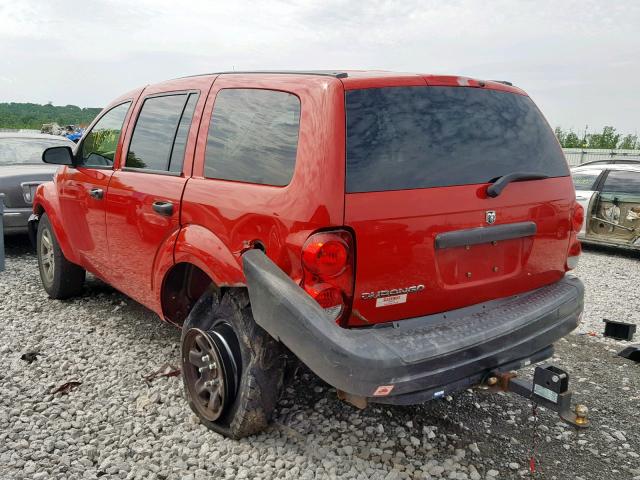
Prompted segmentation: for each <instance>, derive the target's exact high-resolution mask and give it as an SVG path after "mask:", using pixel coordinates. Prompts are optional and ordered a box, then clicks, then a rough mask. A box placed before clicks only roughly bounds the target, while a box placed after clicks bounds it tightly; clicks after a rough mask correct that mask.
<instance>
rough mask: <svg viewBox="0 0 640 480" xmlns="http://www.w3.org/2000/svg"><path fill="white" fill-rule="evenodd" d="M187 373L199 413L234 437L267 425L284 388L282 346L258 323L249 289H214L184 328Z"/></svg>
mask: <svg viewBox="0 0 640 480" xmlns="http://www.w3.org/2000/svg"><path fill="white" fill-rule="evenodd" d="M181 352H182V355H181V357H182V373H183V375H182V378H183V383H184V391H185V395H186V398H187V401H188V403H189V406H190V407H191V409H192V410H193V412H194V413H195V414H196V415H197V416H198V418H199V419H200V422H201V423H202V424H203V425H205V426H206V427H207V428H209V429H211V430H213V431H215V432H218V433H220V434H222V435H224V436H227V437H231V438H234V439H238V438H242V437H246V436H248V435H253V434H255V433H258V432H260V431H262V430H264V429H265V428H266V427H267V426H268V424H269V421H270V420H271V416H272V414H273V411H274V409H275V407H276V404H277V401H278V396H279V394H280V390H281V388H282V382H283V377H284V366H285V356H284V351H283V348H282V346H281V345H280V344H279V343H278V342H276V341H275V340H274V339H273V338H272V337H271V336H270V335H269V334H268V333H267V332H265V331H264V330H263V329H262V328H260V326H258V324H256V322H255V320H254V319H253V316H252V314H251V307H250V305H249V297H248V295H247V292H246V291H244V290H241V289H233V290H227V291H225V292H224V293H223V294H222V295H220V296H219V295H218V293H217V292H215V291H213V290H209V291H207V292H205V293H204V294H203V295H202V297H200V299H199V300H198V301H197V302H196V304H195V305H194V307H193V308H192V310H191V312H190V313H189V316H188V317H187V319H186V320H185V322H184V325H183V328H182V340H181Z"/></svg>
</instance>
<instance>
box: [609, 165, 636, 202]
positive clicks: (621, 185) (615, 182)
mask: <svg viewBox="0 0 640 480" xmlns="http://www.w3.org/2000/svg"><path fill="white" fill-rule="evenodd" d="M602 192H603V193H627V194H631V195H638V196H640V172H626V171H624V170H611V171H610V172H609V174H608V175H607V178H606V180H605V181H604V185H603V186H602Z"/></svg>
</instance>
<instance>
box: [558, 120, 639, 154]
mask: <svg viewBox="0 0 640 480" xmlns="http://www.w3.org/2000/svg"><path fill="white" fill-rule="evenodd" d="M555 134H556V137H558V141H559V142H560V145H562V146H563V147H564V148H601V149H606V150H616V149H619V150H640V141H639V140H638V135H635V134H631V133H629V134H627V135H624V136H623V135H622V134H621V133H618V132H616V129H615V128H613V127H611V126H606V127H604V128H603V129H602V131H601V132H599V133H587V132H586V130H585V133H584V134H583V135H582V136H579V135H578V134H577V133H576V132H574V131H573V130H563V129H562V128H561V127H556V129H555Z"/></svg>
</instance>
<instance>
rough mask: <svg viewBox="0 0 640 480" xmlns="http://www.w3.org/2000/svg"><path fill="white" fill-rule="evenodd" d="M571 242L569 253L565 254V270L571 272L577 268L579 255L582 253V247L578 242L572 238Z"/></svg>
mask: <svg viewBox="0 0 640 480" xmlns="http://www.w3.org/2000/svg"><path fill="white" fill-rule="evenodd" d="M571 241H572V242H573V243H572V244H571V246H570V247H569V253H568V254H567V270H573V269H574V268H576V267H577V266H578V260H580V254H581V253H582V246H581V245H580V240H578V239H577V238H572V239H571Z"/></svg>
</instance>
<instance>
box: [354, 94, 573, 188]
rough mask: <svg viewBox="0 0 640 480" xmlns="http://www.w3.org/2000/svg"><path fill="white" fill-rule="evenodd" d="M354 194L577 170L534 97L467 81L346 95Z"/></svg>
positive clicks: (558, 173) (481, 181) (560, 174)
mask: <svg viewBox="0 0 640 480" xmlns="http://www.w3.org/2000/svg"><path fill="white" fill-rule="evenodd" d="M346 114H347V192H371V191H382V190H406V189H412V188H430V187H443V186H451V185H468V184H477V183H486V182H489V181H492V180H495V179H496V178H498V177H501V176H503V175H507V174H509V173H513V172H523V171H526V172H529V173H540V174H544V175H547V176H549V177H559V176H567V175H569V169H568V167H567V163H566V161H565V159H564V155H563V153H562V150H561V148H560V146H559V145H558V142H557V141H556V139H555V136H554V135H553V132H552V131H551V129H550V128H549V125H548V124H547V122H546V120H545V119H544V117H543V116H542V115H541V113H540V111H539V110H538V108H537V107H536V106H535V104H534V103H533V101H531V99H530V98H529V97H526V96H523V95H518V94H513V93H506V92H499V91H495V90H487V89H480V88H463V87H427V86H425V87H390V88H370V89H362V90H351V91H348V92H347V94H346Z"/></svg>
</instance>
